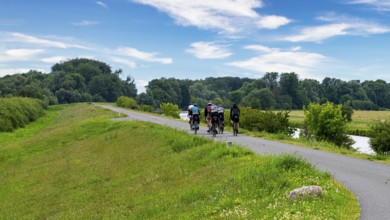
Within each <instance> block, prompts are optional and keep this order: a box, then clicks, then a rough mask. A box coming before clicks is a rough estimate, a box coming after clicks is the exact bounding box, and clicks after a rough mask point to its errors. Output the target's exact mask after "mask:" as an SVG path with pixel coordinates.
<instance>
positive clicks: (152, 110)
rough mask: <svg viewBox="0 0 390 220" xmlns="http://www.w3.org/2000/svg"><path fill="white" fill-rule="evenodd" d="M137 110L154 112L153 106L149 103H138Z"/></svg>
mask: <svg viewBox="0 0 390 220" xmlns="http://www.w3.org/2000/svg"><path fill="white" fill-rule="evenodd" d="M139 110H141V111H143V112H154V108H153V106H151V105H140V106H139Z"/></svg>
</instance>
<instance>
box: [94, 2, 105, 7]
mask: <svg viewBox="0 0 390 220" xmlns="http://www.w3.org/2000/svg"><path fill="white" fill-rule="evenodd" d="M96 4H97V5H99V6H101V7H103V8H107V5H106V4H105V3H104V2H101V1H97V2H96Z"/></svg>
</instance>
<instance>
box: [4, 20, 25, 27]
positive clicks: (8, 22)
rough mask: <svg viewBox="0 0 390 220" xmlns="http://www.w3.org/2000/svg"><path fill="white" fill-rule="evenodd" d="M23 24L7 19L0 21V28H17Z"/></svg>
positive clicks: (21, 21) (19, 21) (20, 21)
mask: <svg viewBox="0 0 390 220" xmlns="http://www.w3.org/2000/svg"><path fill="white" fill-rule="evenodd" d="M21 23H23V20H9V19H6V20H4V19H1V20H0V26H18V25H20V24H21Z"/></svg>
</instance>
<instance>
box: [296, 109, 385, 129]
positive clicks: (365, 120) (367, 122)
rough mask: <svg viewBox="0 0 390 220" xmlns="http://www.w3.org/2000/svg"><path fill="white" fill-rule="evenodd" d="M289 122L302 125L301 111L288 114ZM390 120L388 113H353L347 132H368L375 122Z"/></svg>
mask: <svg viewBox="0 0 390 220" xmlns="http://www.w3.org/2000/svg"><path fill="white" fill-rule="evenodd" d="M289 115H290V121H291V122H295V123H298V124H303V119H304V117H305V116H304V113H303V111H302V110H294V111H291V112H290V114H289ZM388 118H390V111H354V113H353V115H352V122H351V123H349V124H348V128H349V130H370V127H371V125H372V124H373V122H375V120H378V119H388Z"/></svg>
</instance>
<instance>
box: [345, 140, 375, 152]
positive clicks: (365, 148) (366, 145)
mask: <svg viewBox="0 0 390 220" xmlns="http://www.w3.org/2000/svg"><path fill="white" fill-rule="evenodd" d="M350 137H351V138H352V139H353V140H354V141H355V144H354V145H352V147H353V148H355V149H356V150H357V151H359V152H362V153H365V154H371V155H375V152H374V151H373V150H372V149H371V147H370V142H369V141H370V138H368V137H361V136H355V135H350Z"/></svg>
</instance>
